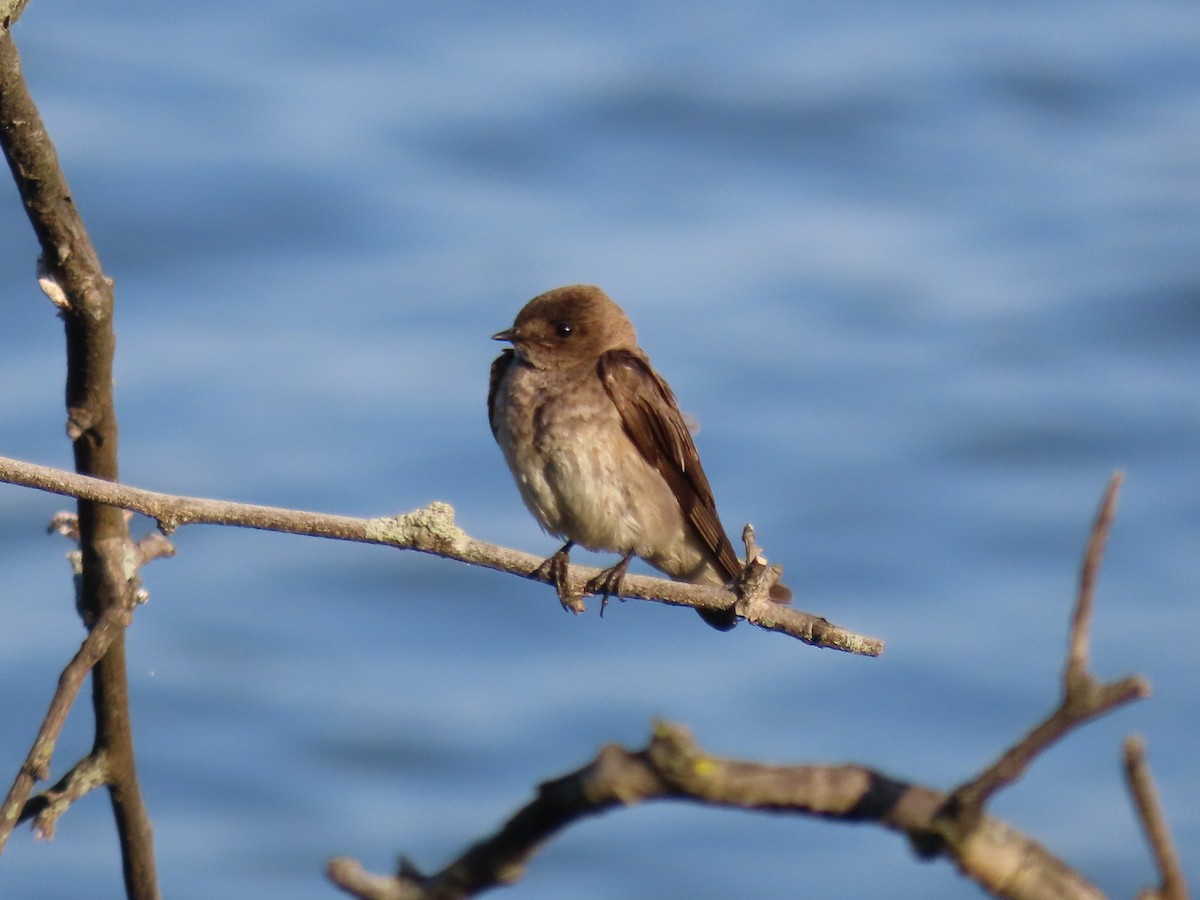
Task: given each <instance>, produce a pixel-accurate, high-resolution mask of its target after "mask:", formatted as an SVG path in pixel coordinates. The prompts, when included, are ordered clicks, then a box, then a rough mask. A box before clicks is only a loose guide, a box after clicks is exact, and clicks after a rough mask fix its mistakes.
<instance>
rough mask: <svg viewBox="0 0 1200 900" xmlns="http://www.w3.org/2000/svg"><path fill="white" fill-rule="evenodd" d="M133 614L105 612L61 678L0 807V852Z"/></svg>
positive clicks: (46, 774) (115, 609)
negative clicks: (86, 685) (82, 695)
mask: <svg viewBox="0 0 1200 900" xmlns="http://www.w3.org/2000/svg"><path fill="white" fill-rule="evenodd" d="M131 614H132V611H131V609H129V608H124V609H122V608H119V607H115V606H114V607H110V608H109V609H107V610H105V612H104V614H103V615H102V616H101V617H100V620H99V621H98V622H97V623H96V624H95V626H93V628H92V630H91V631H89V632H88V636H87V637H86V638H85V639H84V641H83V644H82V645H80V647H79V650H78V651H77V652H76V653H75V656H74V657H73V658H72V659H71V662H70V663H68V664H67V667H66V668H65V669H63V671H62V674H61V675H59V676H58V689H57V690H56V691H55V692H54V698H53V699H52V700H51V701H50V709H49V710H48V711H47V712H46V717H45V719H43V721H42V727H41V728H40V729H38V733H37V737H36V738H34V741H33V747H32V748H31V749H30V751H29V755H28V756H26V757H25V761H24V762H23V763H22V764H21V768H20V770H18V772H17V777H16V779H15V780H14V781H13V785H12V787H11V788H9V791H8V796H6V797H5V798H4V804H3V805H2V806H0V852H3V850H4V845H5V844H6V843H7V842H8V838H9V836H10V835H11V834H12V830H13V828H15V827H16V826H17V823H18V822H19V821H21V819H22V812H23V810H24V808H25V805H26V801H27V800H28V799H29V795H30V794H31V793H32V792H33V786H34V785H35V784H36V783H37V782H38V781H44V780H46V779H47V778H49V777H50V759H51V756H52V754H53V753H54V747H55V744H57V743H58V736H59V734H60V733H61V732H62V729H63V725H65V724H66V721H67V713H69V712H70V711H71V704H73V703H74V702H75V696H76V695H77V694H78V693H79V688H80V687H81V686H82V685H83V682H84V680H85V679H86V678H87V676H88V673H89V672H90V671H91V670H92V667H93V666H94V665H95V664H96V662H97V660H99V659H101V658H102V657H103V656H104V654H105V653H107V652H108V649H109V647H111V646H112V643H113V641H114V640H116V638H117V637H118V636H119V635H121V634H122V633H124V630H125V627H126V626H127V625H128V624H129V619H130V616H131Z"/></svg>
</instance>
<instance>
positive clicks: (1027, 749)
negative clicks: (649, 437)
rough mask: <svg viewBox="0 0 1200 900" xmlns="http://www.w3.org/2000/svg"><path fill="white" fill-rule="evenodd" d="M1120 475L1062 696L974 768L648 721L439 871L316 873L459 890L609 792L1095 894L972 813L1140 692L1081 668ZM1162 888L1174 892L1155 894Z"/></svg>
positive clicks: (346, 865) (1035, 888) (1044, 895)
mask: <svg viewBox="0 0 1200 900" xmlns="http://www.w3.org/2000/svg"><path fill="white" fill-rule="evenodd" d="M1120 484H1121V476H1120V474H1119V473H1118V474H1117V475H1114V476H1113V478H1112V480H1111V482H1110V483H1109V486H1108V490H1107V491H1106V492H1105V495H1104V499H1103V501H1102V502H1101V504H1100V511H1099V513H1098V514H1097V517H1096V521H1095V523H1094V525H1093V527H1092V531H1091V537H1090V539H1089V541H1088V547H1087V550H1086V552H1085V554H1084V563H1083V569H1082V574H1081V576H1080V588H1079V592H1078V596H1077V599H1076V604H1075V608H1074V612H1073V614H1072V619H1071V621H1072V626H1071V637H1070V642H1069V644H1068V650H1067V657H1068V663H1067V672H1068V674H1067V677H1065V678H1064V698H1063V702H1062V704H1061V705H1060V707H1059V708H1058V709H1057V710H1055V711H1054V712H1053V713H1052V714H1051V715H1050V716H1049V717H1048V718H1047V719H1046V720H1045V721H1043V722H1042V723H1041V724H1040V725H1038V726H1037V727H1036V728H1034V729H1033V731H1031V732H1030V733H1029V735H1027V736H1026V737H1025V738H1024V739H1023V740H1022V741H1021V742H1019V743H1018V744H1017V745H1016V746H1014V747H1013V748H1012V749H1010V750H1008V751H1007V752H1005V753H1004V754H1002V755H1001V757H1000V759H999V760H998V761H997V762H996V763H995V764H993V765H992V766H990V767H989V768H988V769H986V770H985V771H984V772H983V773H982V774H981V775H980V776H979V777H977V778H976V779H974V780H972V781H969V782H967V783H965V784H963V785H961V786H960V787H958V788H957V789H955V790H954V791H953V792H952V793H951V794H949V795H945V794H941V793H939V792H937V791H934V790H932V789H930V788H926V787H923V786H920V785H914V784H907V783H904V782H900V781H896V780H894V779H892V778H889V777H888V776H886V775H882V774H880V773H878V772H875V771H872V770H870V769H866V768H863V767H861V766H854V765H845V766H764V765H759V764H756V763H748V762H741V761H737V760H730V759H721V758H718V757H714V756H710V755H708V754H706V753H704V752H703V751H702V750H701V749H700V748H699V747H697V746H696V744H695V743H694V741H693V740H692V738H691V736H690V735H689V734H688V733H687V732H686V731H685V730H684V729H682V728H681V727H679V726H675V725H667V724H660V725H658V726H657V727H656V729H655V733H654V736H653V739H652V740H651V742H650V745H649V746H648V747H647V748H646V749H645V750H642V751H639V752H633V751H629V750H625V749H623V748H621V747H615V746H609V747H605V748H604V749H603V750H602V751H601V752H600V754H599V755H598V756H597V757H596V759H595V760H594V761H593V762H592V763H591V764H589V765H588V766H585V767H584V768H582V769H580V770H578V771H576V772H573V773H571V774H569V775H567V776H564V777H563V778H559V779H557V780H555V781H551V782H547V783H545V784H543V785H542V786H541V788H540V789H539V791H538V795H537V797H536V798H535V799H534V800H533V802H531V803H529V804H528V805H526V806H525V807H524V808H523V809H521V810H520V811H518V812H517V813H516V814H515V815H514V816H513V817H512V818H511V819H509V821H508V822H507V823H506V824H505V825H504V827H503V828H501V830H500V831H499V832H497V833H496V834H494V835H492V836H491V837H489V838H486V839H485V840H483V841H480V842H479V843H477V844H475V845H474V846H473V847H471V848H469V849H468V850H467V851H466V852H465V853H463V854H462V855H461V856H460V857H459V858H458V859H456V860H455V861H454V862H452V863H451V864H450V865H448V866H447V867H446V868H444V869H442V870H441V871H440V872H437V873H435V874H433V875H423V874H422V873H420V872H419V871H418V870H417V869H416V868H415V867H414V866H413V865H412V864H411V863H408V862H407V861H405V862H402V864H401V866H400V870H399V872H398V873H397V874H396V875H395V876H392V877H387V876H381V875H377V874H372V873H369V872H367V871H365V870H364V869H363V867H362V865H361V864H360V863H358V862H357V861H356V860H353V859H348V858H339V859H334V860H332V861H331V862H330V863H329V865H328V868H327V874H328V876H329V878H330V879H331V880H332V881H333V882H334V883H335V884H337V885H338V887H340V888H341V889H342V890H344V891H346V892H347V893H349V894H351V895H353V896H355V897H359V898H363V900H457V898H463V897H472V896H475V895H476V894H479V893H481V892H483V891H485V890H488V889H491V888H494V887H498V886H501V885H504V884H509V883H511V882H513V881H516V880H517V879H519V878H520V877H521V874H522V872H523V871H524V867H525V865H526V864H527V862H528V861H529V859H530V858H531V857H532V856H533V855H534V853H536V852H537V850H538V848H539V847H540V846H541V845H542V844H543V843H545V841H547V840H548V839H549V838H550V837H551V836H553V834H555V833H556V832H557V831H559V830H561V829H563V828H565V827H567V826H569V825H570V824H572V823H574V822H576V821H578V820H579V819H582V818H584V817H586V816H591V815H596V814H597V813H600V812H603V811H605V810H608V809H611V808H613V807H615V806H619V805H625V806H629V805H633V804H636V803H639V802H641V801H643V800H649V799H663V798H671V799H688V800H695V801H698V802H702V803H706V804H709V805H714V806H731V807H738V808H743V809H755V810H762V811H770V812H791V813H799V814H805V815H814V816H821V817H825V818H830V819H836V820H840V821H848V822H864V821H867V822H875V823H877V824H879V825H881V826H882V827H884V828H888V829H890V830H893V831H898V832H901V833H903V834H905V835H907V836H908V838H909V841H910V843H911V844H912V846H913V848H914V850H916V852H917V853H918V854H919V855H921V856H923V857H927V858H932V857H935V856H939V855H941V856H946V857H949V858H950V859H951V860H953V862H954V864H955V865H956V866H957V867H958V869H959V871H961V872H962V873H963V874H964V875H966V876H967V877H969V878H971V879H972V880H974V881H975V882H976V883H977V884H978V885H979V886H980V887H981V888H983V889H984V890H985V891H987V892H989V893H991V894H992V895H994V896H997V897H1005V898H1020V900H1063V898H1078V900H1084V898H1086V900H1098V898H1100V897H1102V895H1101V893H1100V892H1099V890H1098V889H1097V888H1096V887H1095V886H1094V885H1092V884H1090V883H1089V882H1088V881H1087V880H1086V879H1085V878H1084V877H1083V876H1082V875H1081V874H1080V873H1078V872H1076V871H1074V870H1073V869H1071V868H1070V867H1069V866H1067V865H1066V864H1065V863H1064V862H1062V861H1061V860H1060V859H1058V858H1057V857H1055V856H1054V855H1052V854H1051V853H1050V852H1049V851H1047V850H1046V849H1045V848H1043V847H1041V846H1040V845H1039V844H1037V843H1036V842H1034V841H1033V840H1031V839H1030V838H1028V837H1026V836H1024V835H1023V834H1021V833H1020V832H1019V831H1017V830H1016V829H1015V828H1013V827H1012V826H1011V825H1008V824H1006V823H1004V822H1002V821H1000V820H999V819H996V818H993V817H991V816H988V815H986V814H985V813H984V805H985V804H986V802H987V800H988V798H989V797H991V795H992V794H993V793H994V792H995V791H996V790H998V789H999V788H1001V787H1003V786H1005V785H1007V784H1010V783H1012V782H1013V781H1015V780H1016V779H1018V778H1019V777H1020V776H1021V775H1022V774H1023V773H1024V771H1025V769H1026V768H1027V767H1028V765H1029V764H1030V763H1031V762H1032V760H1033V759H1034V757H1036V756H1037V754H1038V753H1040V752H1042V751H1043V750H1045V749H1046V748H1047V747H1049V746H1050V745H1051V744H1052V743H1054V741H1056V740H1058V739H1059V738H1061V737H1062V736H1064V735H1065V734H1066V733H1067V732H1069V731H1071V730H1072V729H1074V728H1077V727H1078V726H1080V725H1082V724H1083V723H1084V722H1087V721H1089V720H1090V719H1092V718H1095V717H1096V716H1099V715H1102V714H1104V713H1105V712H1108V711H1110V710H1112V709H1114V708H1116V707H1117V706H1119V705H1120V704H1122V703H1125V702H1128V701H1130V700H1133V699H1136V698H1138V697H1143V696H1146V694H1147V693H1148V692H1149V686H1148V685H1147V684H1146V683H1145V682H1144V681H1143V680H1142V679H1141V678H1138V677H1136V676H1135V677H1130V678H1124V679H1121V680H1120V681H1116V682H1113V683H1111V684H1101V683H1099V682H1097V681H1096V680H1095V678H1094V676H1093V675H1092V674H1091V673H1090V672H1088V671H1087V668H1086V660H1087V642H1088V626H1089V623H1090V621H1091V608H1092V603H1093V600H1094V594H1095V581H1096V576H1097V574H1098V572H1099V566H1100V560H1101V556H1102V554H1103V549H1104V544H1105V541H1106V540H1107V537H1108V533H1109V530H1110V528H1111V526H1112V521H1113V516H1114V514H1115V510H1116V499H1117V491H1118V489H1119V487H1120ZM746 543H747V553H748V554H749V555H753V554H751V553H750V550H751V548H752V546H753V534H749V535H748V536H747V537H746ZM1081 661H1082V663H1081ZM1135 755H1136V754H1135ZM1130 766H1131V772H1133V770H1134V769H1135V768H1137V767H1136V766H1135V765H1134V764H1133V763H1131V764H1130ZM1130 780H1131V782H1132V783H1133V784H1134V785H1135V787H1134V791H1135V794H1136V795H1137V797H1138V802H1139V808H1141V809H1142V810H1143V812H1142V816H1143V820H1144V821H1145V822H1146V823H1147V831H1148V833H1149V834H1150V835H1151V843H1152V844H1153V846H1154V847H1155V852H1156V854H1157V856H1158V858H1159V866H1160V869H1161V870H1162V872H1163V885H1164V887H1163V893H1161V894H1156V895H1153V900H1180V898H1182V897H1183V896H1184V895H1183V891H1184V888H1183V882H1182V875H1181V874H1180V873H1179V866H1178V860H1177V859H1174V850H1173V848H1172V847H1171V845H1170V836H1169V833H1168V832H1167V831H1166V826H1165V823H1164V822H1163V820H1162V815H1161V811H1159V810H1157V804H1156V803H1155V802H1153V800H1152V796H1153V791H1152V788H1149V789H1148V788H1147V783H1148V775H1145V774H1144V773H1142V772H1139V773H1138V774H1137V775H1136V776H1135V775H1134V774H1131V776H1130ZM1168 890H1170V891H1174V892H1175V893H1166V891H1168Z"/></svg>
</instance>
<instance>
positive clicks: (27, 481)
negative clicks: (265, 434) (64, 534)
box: [0, 457, 883, 656]
mask: <svg viewBox="0 0 1200 900" xmlns="http://www.w3.org/2000/svg"><path fill="white" fill-rule="evenodd" d="M0 482H7V483H8V484H19V485H24V486H26V487H31V488H37V489H39V490H43V491H50V492H52V493H56V494H63V495H66V496H70V497H79V498H82V499H87V500H92V501H95V502H97V503H105V504H108V505H111V506H116V507H120V508H122V509H129V510H133V511H135V512H139V513H141V514H142V515H144V516H148V517H150V518H152V519H154V520H155V521H156V522H157V523H158V526H159V528H160V529H162V530H163V531H164V532H166V533H170V532H172V531H173V530H174V529H176V528H180V527H182V526H184V525H199V524H205V525H227V526H233V527H238V528H257V529H262V530H266V531H279V532H284V533H288V534H301V535H309V536H313V537H325V538H332V539H334V540H341V541H358V542H361V543H369V544H383V545H386V546H390V547H397V548H400V549H404V550H417V551H420V552H422V553H430V554H433V555H435V556H440V557H443V558H445V559H453V560H458V561H460V562H466V563H471V564H472V565H478V566H485V567H487V568H490V569H495V570H497V571H501V572H509V573H511V574H514V575H519V576H521V577H523V578H530V577H532V573H533V572H534V571H535V570H536V569H537V568H538V567H539V566H540V565H541V563H542V559H541V558H540V557H536V556H533V555H531V554H528V553H522V552H520V551H517V550H512V549H509V548H507V547H501V546H498V545H496V544H489V543H487V542H485V541H480V540H477V539H475V538H473V537H471V536H469V535H468V534H466V533H465V532H464V531H463V530H462V529H460V528H459V527H458V526H457V525H455V524H454V510H453V508H452V507H451V506H449V505H448V504H446V503H441V502H434V503H431V504H430V505H429V506H427V507H425V508H423V509H419V510H415V511H414V512H411V513H408V514H407V515H402V516H394V517H393V516H388V517H382V518H375V519H358V518H353V517H351V516H337V515H329V514H325V513H317V512H306V511H303V510H295V509H283V508H280V507H274V506H256V505H252V504H248V503H235V502H232V501H227V500H207V499H203V498H199V497H180V496H176V495H173V494H162V493H158V492H156V491H147V490H143V489H141V488H134V487H129V486H128V485H122V484H116V483H114V482H111V481H104V480H102V479H97V478H88V477H86V476H83V475H77V474H75V473H74V472H66V471H63V470H61V469H53V468H50V467H48V466H39V465H36V464H34V463H28V462H22V461H20V460H16V459H10V458H8V457H0ZM599 573H600V570H599V569H596V568H591V567H588V566H575V565H573V566H571V568H570V572H569V576H568V581H569V584H570V588H571V589H572V590H576V591H578V592H579V593H580V594H582V592H583V587H584V585H585V584H586V583H587V581H588V580H589V579H591V578H594V577H595V576H596V575H598V574H599ZM535 580H541V581H546V582H547V583H548V581H549V576H544V577H542V578H538V579H535ZM621 595H622V596H623V597H626V598H633V599H641V600H652V601H655V602H659V603H668V604H672V605H675V606H690V607H692V608H695V609H711V610H715V611H720V610H726V609H728V608H729V606H730V604H731V603H733V602H734V600H735V598H734V596H733V595H732V594H731V593H729V592H728V591H724V590H722V589H720V588H715V587H706V586H703V585H692V584H682V583H679V582H675V581H667V580H666V579H663V578H648V577H645V576H641V575H628V576H626V577H625V579H624V580H623V581H622V583H621ZM739 611H740V612H743V613H744V615H745V618H746V621H747V622H750V623H751V624H753V625H756V626H757V627H759V628H763V629H765V630H767V631H777V632H779V633H780V634H786V635H789V636H790V637H794V638H796V639H798V640H801V641H803V642H804V643H806V644H811V645H813V646H816V647H827V648H832V649H835V650H842V651H845V652H847V653H856V654H860V655H863V656H878V655H879V654H880V653H882V652H883V641H881V640H879V639H877V638H871V637H866V636H864V635H860V634H856V633H854V632H852V631H847V630H846V629H844V628H840V627H838V626H836V625H833V624H831V623H830V622H829V621H827V620H826V619H823V618H821V617H820V616H815V615H812V614H810V613H805V612H802V611H800V610H797V609H792V608H790V607H787V606H781V605H780V604H778V603H772V602H770V601H769V600H767V599H763V598H758V599H755V598H753V597H750V598H747V599H746V600H745V601H744V603H743V606H740V607H739Z"/></svg>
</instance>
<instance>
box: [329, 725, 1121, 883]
mask: <svg viewBox="0 0 1200 900" xmlns="http://www.w3.org/2000/svg"><path fill="white" fill-rule="evenodd" d="M662 799H670V800H692V801H698V802H702V803H705V804H709V805H713V806H724V807H730V808H736V809H752V810H759V811H764V812H774V813H792V814H799V815H810V816H819V817H822V818H828V819H833V820H837V821H843V822H875V823H877V824H879V825H880V826H882V827H884V828H887V829H889V830H892V831H896V832H899V833H902V834H905V835H908V836H909V837H910V838H911V839H913V840H914V841H915V840H917V839H918V838H920V837H921V836H924V835H927V834H928V830H929V828H930V825H931V822H932V820H933V818H934V816H935V815H936V814H937V810H938V808H939V807H940V806H941V803H942V800H943V795H942V794H940V793H938V792H936V791H933V790H930V789H929V788H926V787H922V786H920V785H913V784H906V783H904V782H900V781H896V780H894V779H892V778H889V777H888V776H886V775H883V774H880V773H879V772H875V771H873V770H871V769H867V768H864V767H862V766H854V765H843V766H803V765H799V766H768V765H761V764H758V763H750V762H743V761H740V760H734V759H724V758H721V757H717V756H713V755H710V754H708V753H706V752H705V751H704V750H703V749H702V748H700V747H699V746H698V745H697V744H696V743H695V741H694V739H693V738H692V736H691V734H689V733H688V731H687V730H686V729H684V728H683V727H681V726H678V725H672V724H669V723H659V724H657V725H656V727H655V730H654V734H653V737H652V738H651V741H650V743H649V745H648V746H647V747H646V748H645V749H644V750H641V751H631V750H627V749H625V748H623V747H619V746H616V745H609V746H607V747H604V748H603V749H602V750H601V751H600V753H599V754H598V755H597V757H596V758H595V759H594V760H593V761H592V762H591V763H589V764H588V765H586V766H584V767H583V768H582V769H579V770H577V771H575V772H572V773H570V774H568V775H565V776H563V777H561V778H557V779H555V780H553V781H548V782H546V783H544V784H542V785H541V786H540V787H539V789H538V792H537V796H536V797H535V798H534V800H533V801H531V802H530V803H529V804H527V805H526V806H525V807H523V808H522V809H521V810H519V811H518V812H517V813H516V814H515V815H514V816H513V817H512V818H511V819H509V820H508V822H506V823H505V824H504V826H503V827H502V828H501V829H500V830H499V831H498V832H496V833H495V834H493V835H491V836H490V837H487V838H485V839H484V840H482V841H480V842H478V843H477V844H475V845H474V846H472V847H470V848H469V849H468V850H467V851H466V852H465V853H463V854H462V855H461V856H460V857H458V859H456V860H454V861H453V862H451V863H450V864H449V865H448V866H446V867H445V868H444V869H442V870H441V871H440V872H437V873H434V874H432V875H423V874H421V873H420V872H419V871H417V869H416V868H415V867H414V866H413V865H412V864H411V863H408V862H404V863H402V864H401V867H400V871H399V872H398V873H397V874H396V875H395V876H392V877H387V876H382V875H374V874H370V873H367V872H365V871H364V870H363V868H362V866H361V865H360V864H359V863H358V862H357V861H355V860H352V859H347V858H339V859H335V860H332V861H331V862H330V863H329V866H328V868H327V873H328V875H329V877H330V879H331V880H332V881H333V882H334V883H335V884H337V885H338V887H340V888H341V889H342V890H343V891H345V892H346V893H348V894H350V895H352V896H355V897H359V898H363V900H456V898H463V897H472V896H475V895H477V894H480V893H482V892H484V891H486V890H489V889H491V888H495V887H500V886H503V885H507V884H512V883H513V882H515V881H517V880H519V879H520V878H521V877H522V875H523V873H524V870H525V866H526V864H527V863H528V862H529V860H530V859H531V858H532V857H533V855H534V854H535V853H536V852H537V851H538V849H539V848H540V847H541V846H542V845H543V844H544V843H545V842H546V841H547V840H549V839H550V838H551V837H553V836H554V835H555V834H556V833H557V832H559V831H561V830H562V829H564V828H566V827H568V826H570V825H572V824H574V823H575V822H577V821H579V820H581V819H584V818H587V817H590V816H594V815H597V814H599V813H602V812H605V811H607V810H610V809H613V808H616V807H620V806H634V805H636V804H638V803H641V802H643V801H646V800H662ZM954 858H955V862H956V863H957V864H958V866H959V868H960V869H961V870H962V871H963V873H964V874H966V875H968V876H969V877H971V878H973V879H975V880H976V881H977V882H978V883H979V884H980V885H981V886H983V887H984V888H985V889H987V890H989V891H991V892H993V893H996V894H998V895H1001V896H1010V897H1022V898H1039V900H1041V898H1050V897H1054V898H1059V900H1062V898H1087V900H1095V898H1098V897H1099V896H1100V894H1099V892H1098V891H1097V890H1096V889H1095V888H1094V887H1093V886H1092V885H1090V884H1089V883H1088V882H1087V881H1086V880H1085V879H1083V878H1082V877H1081V876H1080V875H1078V874H1077V873H1075V872H1073V871H1072V870H1071V869H1070V868H1069V867H1067V866H1066V865H1065V864H1064V863H1063V862H1061V861H1060V860H1058V859H1057V858H1055V857H1054V856H1053V855H1052V854H1050V853H1049V852H1047V851H1046V850H1045V849H1043V848H1042V847H1040V846H1039V845H1038V844H1036V843H1035V842H1034V841H1032V840H1031V839H1029V838H1027V837H1025V836H1024V835H1022V834H1021V833H1020V832H1018V831H1016V829H1014V828H1012V827H1011V826H1009V825H1007V824H1005V823H1004V822H1001V821H1000V820H998V819H993V818H991V817H985V818H984V820H983V827H981V828H980V829H979V833H978V835H977V836H976V839H975V840H974V841H973V842H972V843H971V845H970V846H968V847H964V848H962V849H961V852H956V853H955V854H954ZM1001 886H1004V887H1003V890H1004V891H1007V892H1006V893H1002V888H1001Z"/></svg>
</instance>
